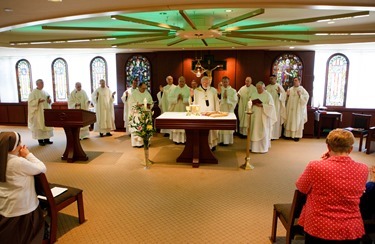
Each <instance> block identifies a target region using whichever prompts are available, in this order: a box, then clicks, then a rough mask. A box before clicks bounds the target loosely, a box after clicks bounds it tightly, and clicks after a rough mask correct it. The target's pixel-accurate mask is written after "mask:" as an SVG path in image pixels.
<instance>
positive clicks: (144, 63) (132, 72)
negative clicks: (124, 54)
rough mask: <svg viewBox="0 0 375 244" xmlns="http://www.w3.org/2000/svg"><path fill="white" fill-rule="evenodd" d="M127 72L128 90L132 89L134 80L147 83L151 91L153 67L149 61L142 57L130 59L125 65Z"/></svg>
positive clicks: (137, 56)
mask: <svg viewBox="0 0 375 244" xmlns="http://www.w3.org/2000/svg"><path fill="white" fill-rule="evenodd" d="M125 72H126V88H128V87H131V85H132V82H133V80H134V79H136V78H137V79H138V84H139V83H140V82H145V83H146V84H147V87H148V88H149V89H150V87H151V84H150V81H151V66H150V62H149V61H148V59H147V58H146V57H144V56H142V55H134V56H132V57H130V58H129V59H128V62H127V63H126V65H125Z"/></svg>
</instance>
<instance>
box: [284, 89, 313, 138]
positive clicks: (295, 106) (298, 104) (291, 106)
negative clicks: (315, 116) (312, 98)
mask: <svg viewBox="0 0 375 244" xmlns="http://www.w3.org/2000/svg"><path fill="white" fill-rule="evenodd" d="M297 90H299V91H300V92H301V97H299V96H298V94H297ZM289 91H290V95H289V96H288V98H287V103H286V121H285V123H284V126H285V131H284V135H285V136H286V137H291V138H302V136H303V128H304V125H305V123H306V122H307V107H306V106H307V102H308V101H309V93H307V91H306V90H305V89H304V88H303V87H302V86H299V87H291V88H289Z"/></svg>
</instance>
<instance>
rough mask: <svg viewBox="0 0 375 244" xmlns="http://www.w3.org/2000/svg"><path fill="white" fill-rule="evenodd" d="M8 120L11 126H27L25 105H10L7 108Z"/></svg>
mask: <svg viewBox="0 0 375 244" xmlns="http://www.w3.org/2000/svg"><path fill="white" fill-rule="evenodd" d="M7 112H8V118H9V121H8V122H10V123H12V124H20V125H26V124H27V103H20V104H17V103H15V104H11V105H9V106H8V108H7Z"/></svg>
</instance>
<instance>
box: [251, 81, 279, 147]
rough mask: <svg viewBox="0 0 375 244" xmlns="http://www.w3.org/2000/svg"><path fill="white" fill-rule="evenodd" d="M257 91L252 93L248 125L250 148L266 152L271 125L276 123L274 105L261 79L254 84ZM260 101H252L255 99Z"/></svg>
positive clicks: (269, 142)
mask: <svg viewBox="0 0 375 244" xmlns="http://www.w3.org/2000/svg"><path fill="white" fill-rule="evenodd" d="M256 89H257V92H255V93H253V95H252V96H251V100H252V101H253V102H252V104H253V107H252V111H253V114H252V115H251V125H250V135H251V136H250V139H251V147H250V150H251V152H253V153H266V152H268V149H269V148H270V147H271V132H272V126H273V124H274V123H276V120H277V119H276V112H275V106H274V103H273V99H272V97H271V94H269V93H268V92H267V91H266V89H265V85H264V83H263V82H262V81H259V82H258V83H257V84H256ZM257 99H258V101H261V103H258V104H257V103H256V102H254V101H255V100H257Z"/></svg>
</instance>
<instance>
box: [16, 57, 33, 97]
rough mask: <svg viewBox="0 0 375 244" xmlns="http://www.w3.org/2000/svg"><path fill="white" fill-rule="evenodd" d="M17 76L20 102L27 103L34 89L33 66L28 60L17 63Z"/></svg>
mask: <svg viewBox="0 0 375 244" xmlns="http://www.w3.org/2000/svg"><path fill="white" fill-rule="evenodd" d="M16 76H17V88H18V101H19V102H27V99H28V98H29V94H30V92H31V90H32V89H33V83H32V77H31V65H30V63H29V61H27V60H26V59H21V60H19V61H18V62H17V63H16Z"/></svg>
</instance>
